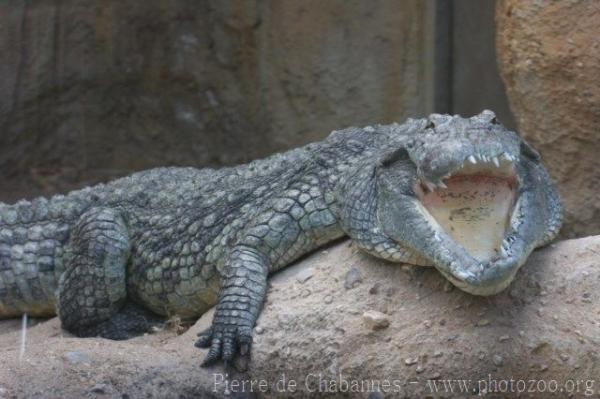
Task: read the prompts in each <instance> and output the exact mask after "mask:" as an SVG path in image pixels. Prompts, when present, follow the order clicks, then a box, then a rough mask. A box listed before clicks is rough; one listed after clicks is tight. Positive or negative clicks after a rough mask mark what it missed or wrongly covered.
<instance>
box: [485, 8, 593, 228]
mask: <svg viewBox="0 0 600 399" xmlns="http://www.w3.org/2000/svg"><path fill="white" fill-rule="evenodd" d="M599 20H600V7H599V5H598V3H597V2H595V1H578V0H567V1H556V2H544V1H537V0H524V1H523V0H500V1H498V2H497V8H496V24H497V35H496V37H497V49H498V61H499V67H500V71H501V75H502V78H503V80H504V83H505V86H506V89H507V92H508V97H509V100H510V106H511V109H512V111H513V113H514V115H515V117H516V120H517V124H518V127H519V129H520V132H521V134H522V135H523V136H525V137H526V138H527V140H529V141H531V142H532V143H533V144H534V145H535V147H536V148H537V149H539V150H540V152H541V153H542V155H543V157H544V160H545V162H546V165H547V166H548V169H549V170H550V173H551V175H552V176H553V177H554V179H555V181H556V182H557V183H558V188H559V191H560V193H561V195H562V197H563V200H564V203H565V208H566V221H565V225H564V228H563V235H565V236H582V235H590V234H597V233H599V232H600V156H599V151H600V128H599V126H600V24H599V23H598V21H599Z"/></svg>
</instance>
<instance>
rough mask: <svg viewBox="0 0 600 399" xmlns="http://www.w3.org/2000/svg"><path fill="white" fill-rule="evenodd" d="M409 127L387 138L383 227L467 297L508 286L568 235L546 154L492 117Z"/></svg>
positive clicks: (444, 118) (440, 118) (380, 185)
mask: <svg viewBox="0 0 600 399" xmlns="http://www.w3.org/2000/svg"><path fill="white" fill-rule="evenodd" d="M407 125H408V126H409V129H410V132H408V134H407V132H406V131H405V132H400V133H396V132H394V130H393V129H392V130H390V132H388V133H387V135H386V136H387V137H386V138H385V139H386V142H387V143H388V144H386V145H387V146H388V151H387V153H386V155H385V156H384V157H383V158H382V159H381V160H380V161H379V165H378V167H377V169H376V173H375V175H376V176H375V177H376V179H377V190H378V204H377V219H378V223H379V224H380V228H381V229H382V231H383V232H384V233H385V235H387V236H388V237H390V238H391V239H392V240H394V241H396V242H398V243H399V244H401V245H403V246H404V247H407V248H409V249H410V250H412V251H414V252H416V254H417V255H419V256H421V257H423V258H425V259H427V260H428V261H429V262H430V263H432V264H433V265H434V266H435V267H436V268H437V269H438V270H439V271H440V272H441V273H442V274H444V275H445V276H446V278H448V279H449V280H450V281H451V282H452V283H453V284H454V285H456V286H457V287H459V288H460V289H462V290H464V291H467V292H470V293H472V294H478V295H490V294H494V293H496V292H498V291H500V290H502V289H504V288H505V287H506V286H507V285H508V284H509V283H510V282H511V281H512V279H513V277H514V275H515V273H516V271H517V270H518V268H519V267H520V266H521V265H522V264H523V263H524V262H525V260H526V258H527V257H528V256H529V254H530V253H531V251H532V250H533V249H534V248H536V247H538V246H541V245H544V244H545V243H547V242H549V241H550V240H552V239H553V238H554V237H555V236H556V234H557V233H558V230H559V228H560V224H561V206H560V202H559V199H558V196H557V193H556V191H555V189H554V187H553V185H552V183H551V181H550V178H549V176H548V173H547V172H546V169H545V168H544V167H543V165H542V164H541V161H540V157H539V155H538V153H537V152H536V151H535V150H533V149H532V148H531V147H530V146H529V145H528V144H527V143H526V142H525V141H524V140H523V139H522V138H520V137H519V136H518V135H517V134H516V133H514V132H512V131H510V130H508V129H506V128H505V127H504V126H502V125H501V124H500V123H499V122H498V121H497V119H496V116H495V115H494V113H493V112H491V111H487V110H486V111H483V112H482V113H481V114H479V115H476V116H474V117H472V118H462V117H460V116H450V115H438V114H433V115H431V116H430V117H429V118H427V119H421V120H410V121H409V122H408V123H407ZM400 130H402V129H400ZM390 143H391V144H390Z"/></svg>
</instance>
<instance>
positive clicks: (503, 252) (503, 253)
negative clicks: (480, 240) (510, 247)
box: [500, 246, 508, 258]
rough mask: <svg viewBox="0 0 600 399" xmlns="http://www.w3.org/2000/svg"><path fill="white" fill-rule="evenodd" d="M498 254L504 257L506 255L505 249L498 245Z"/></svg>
mask: <svg viewBox="0 0 600 399" xmlns="http://www.w3.org/2000/svg"><path fill="white" fill-rule="evenodd" d="M500 256H502V257H503V258H506V257H507V256H508V253H507V252H506V249H504V247H503V246H500Z"/></svg>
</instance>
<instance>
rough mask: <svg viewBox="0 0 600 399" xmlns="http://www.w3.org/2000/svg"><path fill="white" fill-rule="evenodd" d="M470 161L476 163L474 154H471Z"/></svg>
mask: <svg viewBox="0 0 600 399" xmlns="http://www.w3.org/2000/svg"><path fill="white" fill-rule="evenodd" d="M468 159H469V162H471V163H472V164H476V163H477V160H476V159H475V157H474V156H473V155H469V158H468Z"/></svg>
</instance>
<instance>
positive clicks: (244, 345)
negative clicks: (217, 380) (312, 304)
mask: <svg viewBox="0 0 600 399" xmlns="http://www.w3.org/2000/svg"><path fill="white" fill-rule="evenodd" d="M268 272H269V267H268V263H267V260H266V257H265V256H264V255H263V254H262V253H261V252H260V251H259V250H257V249H256V248H252V247H250V246H247V245H238V246H236V247H235V248H233V250H232V251H231V254H230V255H229V258H228V259H227V262H226V264H225V267H224V268H223V283H222V286H221V292H220V294H219V301H218V304H217V308H216V312H215V315H214V318H213V323H212V326H211V327H210V328H209V329H208V330H206V331H204V332H203V333H201V334H200V338H199V339H198V341H197V342H196V346H197V347H200V348H209V347H210V350H209V351H208V354H207V355H206V358H205V359H204V362H203V363H202V365H203V366H209V365H211V364H213V363H214V362H216V361H217V360H219V358H223V360H224V362H225V365H226V367H227V363H229V362H230V361H231V360H232V359H233V357H234V355H235V353H236V352H237V351H238V350H239V352H240V354H241V355H242V356H246V355H247V354H248V353H249V352H250V346H251V344H252V328H253V327H254V324H255V323H256V319H257V317H258V314H259V313H260V310H261V308H262V304H263V302H264V299H265V296H266V292H267V275H268Z"/></svg>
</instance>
